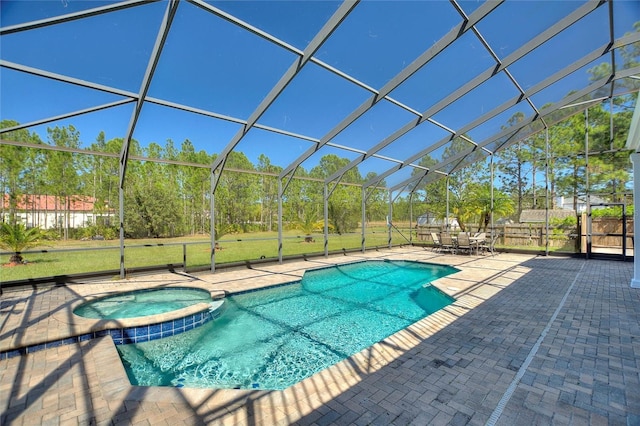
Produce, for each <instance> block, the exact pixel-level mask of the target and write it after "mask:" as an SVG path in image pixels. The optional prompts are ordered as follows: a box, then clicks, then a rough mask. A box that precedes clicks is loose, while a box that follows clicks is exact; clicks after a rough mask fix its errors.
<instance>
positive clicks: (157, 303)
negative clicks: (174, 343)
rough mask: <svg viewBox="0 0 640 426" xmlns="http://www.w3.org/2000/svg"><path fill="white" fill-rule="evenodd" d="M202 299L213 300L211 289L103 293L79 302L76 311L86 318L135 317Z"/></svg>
mask: <svg viewBox="0 0 640 426" xmlns="http://www.w3.org/2000/svg"><path fill="white" fill-rule="evenodd" d="M200 302H211V293H209V292H208V291H206V290H202V289H198V288H187V287H169V288H159V289H153V290H136V291H129V292H125V293H120V294H116V295H113V296H108V297H103V298H100V299H96V300H93V301H90V302H87V303H84V304H82V305H80V306H78V307H77V308H76V309H74V310H73V313H74V314H76V315H79V316H81V317H85V318H103V319H120V318H135V317H144V316H148V315H158V314H163V313H165V312H170V311H175V310H177V309H182V308H186V307H188V306H191V305H195V304H196V303H200Z"/></svg>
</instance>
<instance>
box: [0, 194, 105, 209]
mask: <svg viewBox="0 0 640 426" xmlns="http://www.w3.org/2000/svg"><path fill="white" fill-rule="evenodd" d="M69 200H70V205H69V210H70V211H72V212H89V211H93V208H94V205H95V198H94V197H89V196H85V195H72V196H70V197H69ZM2 208H3V210H4V209H8V208H9V194H4V197H3V198H2ZM17 209H18V210H19V211H25V210H34V211H48V212H54V211H64V210H66V209H65V199H64V198H63V197H56V196H54V195H28V194H24V195H19V196H18V204H17Z"/></svg>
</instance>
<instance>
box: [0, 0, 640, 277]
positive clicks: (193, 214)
mask: <svg viewBox="0 0 640 426" xmlns="http://www.w3.org/2000/svg"><path fill="white" fill-rule="evenodd" d="M1 7H2V13H1V14H0V19H1V23H0V26H1V28H0V37H1V38H0V43H1V45H2V49H1V51H0V56H1V59H0V73H1V74H0V89H1V91H0V96H1V98H0V102H1V104H0V107H1V109H0V114H1V117H0V118H1V120H2V121H1V130H0V136H1V141H0V149H1V153H2V155H1V163H0V182H1V185H2V192H3V198H2V212H1V213H2V222H3V233H4V236H5V237H6V236H7V235H9V233H10V232H13V234H12V235H14V236H15V238H18V239H19V238H22V237H25V238H24V239H26V240H27V241H26V242H27V243H29V244H26V245H22V246H20V247H19V248H16V246H11V245H7V244H6V241H4V240H5V238H4V237H3V243H4V245H3V247H2V250H3V252H2V254H1V255H0V256H1V261H2V264H3V267H2V281H3V282H11V281H15V282H17V281H21V280H28V279H35V278H42V277H52V276H59V275H63V276H69V275H73V274H83V273H118V274H120V275H121V276H124V275H125V274H126V273H127V272H129V271H136V270H141V269H148V268H167V267H169V268H173V267H176V268H185V269H186V270H196V269H209V268H210V269H211V270H214V269H215V268H217V267H221V266H223V265H237V264H244V263H247V262H248V263H254V262H260V261H276V260H277V261H282V260H283V259H287V258H290V257H304V256H317V255H320V256H321V255H327V254H329V253H340V252H347V251H356V250H363V251H364V250H375V249H378V248H382V247H389V246H392V245H400V244H424V245H425V246H429V245H431V244H432V239H431V233H432V232H434V233H440V232H445V233H446V232H450V233H457V232H462V231H465V232H473V233H476V232H484V233H485V234H486V235H488V236H492V237H494V238H491V239H492V240H493V241H495V244H496V247H497V248H498V249H499V250H528V251H534V252H539V253H541V254H549V253H556V252H561V253H570V254H580V255H584V256H587V257H588V256H595V255H597V254H614V255H617V256H620V257H622V258H625V257H627V256H632V254H633V251H632V249H633V213H634V212H633V200H632V190H633V185H632V180H633V174H632V164H631V162H630V160H629V155H630V151H629V150H628V149H625V142H626V140H627V134H628V131H629V127H630V125H631V122H632V116H633V109H634V106H635V103H636V98H637V94H638V90H639V88H640V81H639V74H640V62H639V59H640V58H639V57H640V3H639V2H636V1H621V0H609V1H487V2H480V1H456V0H451V1H359V2H358V1H344V2H335V1H204V0H163V1H138V0H130V1H123V2H111V1H75V0H49V1H20V0H18V1H12V0H6V1H5V0H3V1H2V3H1ZM32 230H33V231H32ZM16 235H17V236H16ZM29 239H30V240H29ZM16 251H17V252H20V254H21V257H22V258H23V259H24V260H21V262H22V263H25V262H26V265H25V264H16V263H15V262H14V263H11V264H10V257H11V256H12V254H13V253H14V252H16Z"/></svg>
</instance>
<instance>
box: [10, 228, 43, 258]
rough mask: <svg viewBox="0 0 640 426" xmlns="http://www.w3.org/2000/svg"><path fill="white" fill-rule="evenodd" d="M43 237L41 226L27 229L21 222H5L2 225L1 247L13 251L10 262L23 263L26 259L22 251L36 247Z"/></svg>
mask: <svg viewBox="0 0 640 426" xmlns="http://www.w3.org/2000/svg"><path fill="white" fill-rule="evenodd" d="M43 237H44V233H43V232H42V230H41V229H40V228H30V229H27V228H25V226H24V225H23V224H21V223H16V224H15V225H10V224H8V223H3V224H2V227H0V247H2V248H3V249H5V250H8V251H10V252H13V255H12V256H11V258H10V259H9V263H16V264H21V263H23V260H24V259H23V258H22V256H21V255H20V253H21V252H23V251H24V250H28V249H30V248H32V247H36V246H37V245H38V244H39V243H40V240H41V239H42V238H43Z"/></svg>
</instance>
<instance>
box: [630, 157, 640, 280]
mask: <svg viewBox="0 0 640 426" xmlns="http://www.w3.org/2000/svg"><path fill="white" fill-rule="evenodd" d="M631 164H633V235H634V236H635V235H640V220H639V216H640V214H639V213H640V152H634V153H633V154H631ZM636 244H637V243H636V242H635V239H634V241H633V278H632V279H631V287H633V288H640V255H638V250H637V248H636V247H637V246H636Z"/></svg>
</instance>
